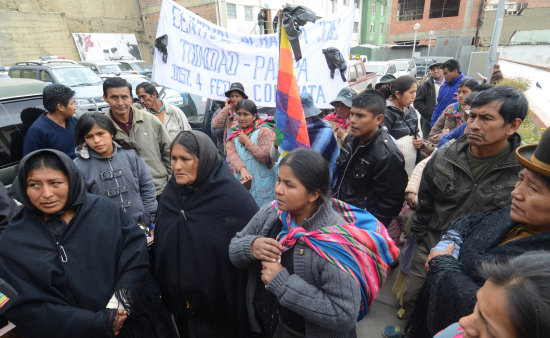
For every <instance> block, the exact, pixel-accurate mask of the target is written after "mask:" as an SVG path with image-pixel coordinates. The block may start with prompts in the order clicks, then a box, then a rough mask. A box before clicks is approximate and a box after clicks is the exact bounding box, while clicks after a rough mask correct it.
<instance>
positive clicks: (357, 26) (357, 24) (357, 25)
mask: <svg viewBox="0 0 550 338" xmlns="http://www.w3.org/2000/svg"><path fill="white" fill-rule="evenodd" d="M353 32H354V33H357V32H359V22H354V23H353Z"/></svg>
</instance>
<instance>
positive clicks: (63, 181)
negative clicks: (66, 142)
mask: <svg viewBox="0 0 550 338" xmlns="http://www.w3.org/2000/svg"><path fill="white" fill-rule="evenodd" d="M14 187H15V191H16V194H17V198H18V199H19V201H21V203H22V204H23V206H24V208H23V209H22V210H21V211H20V212H18V213H17V214H16V215H15V216H14V217H13V219H12V220H11V221H10V223H9V224H8V227H7V229H6V231H5V233H4V234H3V236H2V237H1V238H0V277H1V278H3V279H5V280H6V281H7V282H8V283H9V284H11V285H12V286H13V287H14V288H15V289H16V290H17V292H18V293H19V296H18V297H17V299H16V300H15V302H14V304H13V305H12V307H11V308H10V309H9V310H8V311H7V312H6V317H7V318H8V319H9V320H10V321H12V322H13V323H15V325H16V326H17V329H18V331H19V333H20V334H21V335H22V336H23V337H79V338H80V337H94V338H95V337H112V336H113V334H114V335H119V334H120V336H132V337H166V336H169V335H170V334H169V332H167V331H165V330H164V326H163V325H162V324H161V321H160V318H161V317H160V316H159V313H160V312H155V310H157V309H159V308H160V303H161V302H160V295H159V293H158V292H155V290H158V289H155V287H154V286H153V285H152V278H151V277H150V276H148V255H147V248H146V239H145V236H143V232H141V231H140V230H139V228H138V226H137V225H136V223H135V222H133V221H131V220H130V218H129V217H128V216H127V215H126V214H125V213H124V212H123V211H122V210H121V209H120V208H117V207H116V206H115V205H114V204H113V203H112V202H111V201H109V200H108V199H107V198H105V197H100V196H95V195H90V194H87V193H86V192H85V189H84V186H83V181H82V177H81V176H80V172H79V171H78V169H77V168H76V166H75V165H74V163H73V161H72V160H71V159H70V158H69V157H68V156H67V155H65V154H64V153H61V152H59V151H56V150H50V149H45V150H38V151H35V152H32V153H30V154H28V155H27V156H25V157H24V158H23V159H22V160H21V163H20V165H19V172H18V176H17V180H16V181H15V182H14Z"/></svg>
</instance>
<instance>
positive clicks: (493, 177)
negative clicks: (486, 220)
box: [403, 86, 528, 316]
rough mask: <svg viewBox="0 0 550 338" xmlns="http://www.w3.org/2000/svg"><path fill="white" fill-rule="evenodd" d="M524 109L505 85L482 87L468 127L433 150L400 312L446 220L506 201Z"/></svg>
mask: <svg viewBox="0 0 550 338" xmlns="http://www.w3.org/2000/svg"><path fill="white" fill-rule="evenodd" d="M527 112H528V103H527V99H526V98H525V96H524V95H523V94H522V93H520V92H519V91H517V90H516V89H514V88H511V87H508V86H499V87H494V88H491V89H488V90H485V91H483V92H481V93H480V94H479V95H478V96H477V97H476V98H475V99H474V101H473V102H472V104H471V110H470V116H469V117H468V121H467V123H468V128H467V130H468V131H467V133H466V135H464V136H463V137H461V138H459V139H458V140H456V141H455V142H454V143H452V144H446V145H445V146H443V147H442V148H440V149H439V150H438V151H437V152H435V153H434V155H433V158H432V159H431V160H430V161H429V162H428V164H427V165H426V168H425V169H424V172H423V174H422V181H421V182H420V189H419V192H418V207H417V210H416V215H415V216H414V218H413V223H412V229H411V230H412V232H413V234H414V236H415V237H416V241H417V248H416V252H415V254H414V257H413V259H412V265H411V270H410V275H409V282H408V286H407V291H405V294H404V296H403V302H404V306H405V315H406V316H409V315H410V314H411V313H412V310H413V308H414V303H415V301H416V297H417V295H418V293H419V292H420V289H421V288H422V285H423V284H424V282H425V280H426V276H427V272H426V270H425V267H424V264H425V263H426V258H427V257H428V255H429V254H430V249H431V248H433V247H434V246H435V245H436V244H437V243H438V241H439V239H440V237H441V234H442V233H443V232H444V231H445V230H447V228H448V227H449V224H450V221H452V220H454V219H456V218H459V217H462V216H465V215H469V214H473V213H477V212H484V211H492V210H497V209H501V208H504V207H506V206H508V205H510V202H511V197H510V193H511V191H512V190H513V189H514V185H515V183H516V181H517V176H518V173H519V171H520V170H521V166H520V165H519V163H518V162H517V161H516V158H515V149H516V148H517V147H518V146H519V145H520V143H521V138H520V136H519V135H518V134H517V133H516V131H517V130H518V128H519V127H520V125H521V123H522V121H523V119H524V118H525V116H526V115H527Z"/></svg>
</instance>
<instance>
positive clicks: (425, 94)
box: [413, 78, 436, 137]
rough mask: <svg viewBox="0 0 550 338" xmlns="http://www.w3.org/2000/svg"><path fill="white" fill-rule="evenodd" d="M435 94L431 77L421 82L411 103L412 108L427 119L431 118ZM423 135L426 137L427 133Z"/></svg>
mask: <svg viewBox="0 0 550 338" xmlns="http://www.w3.org/2000/svg"><path fill="white" fill-rule="evenodd" d="M435 94H436V93H435V83H434V80H433V79H432V78H430V79H428V80H426V81H424V82H422V84H421V85H420V87H418V90H417V91H416V99H414V103H413V105H414V108H415V109H416V110H418V112H419V113H420V115H422V117H423V118H424V119H426V120H428V121H431V120H432V114H433V112H434V108H435V103H436V102H435V101H436V100H435V98H436V95H435ZM424 137H428V135H424Z"/></svg>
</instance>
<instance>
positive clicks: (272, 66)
mask: <svg viewBox="0 0 550 338" xmlns="http://www.w3.org/2000/svg"><path fill="white" fill-rule="evenodd" d="M269 73H271V80H277V77H278V75H279V74H278V73H279V65H278V64H276V63H275V59H274V58H269V61H268V62H267V70H266V72H265V77H264V81H267V80H268V78H267V76H268V75H269Z"/></svg>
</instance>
